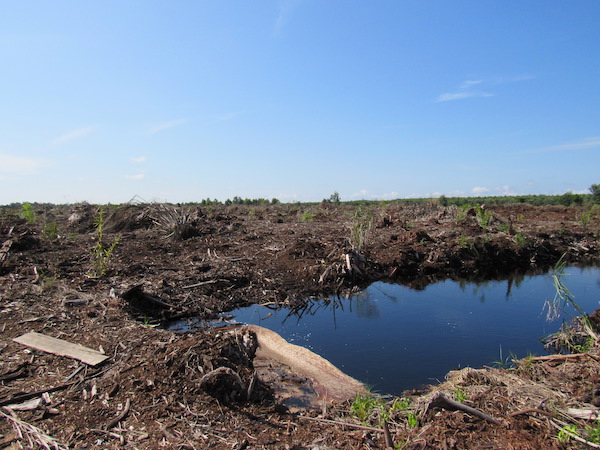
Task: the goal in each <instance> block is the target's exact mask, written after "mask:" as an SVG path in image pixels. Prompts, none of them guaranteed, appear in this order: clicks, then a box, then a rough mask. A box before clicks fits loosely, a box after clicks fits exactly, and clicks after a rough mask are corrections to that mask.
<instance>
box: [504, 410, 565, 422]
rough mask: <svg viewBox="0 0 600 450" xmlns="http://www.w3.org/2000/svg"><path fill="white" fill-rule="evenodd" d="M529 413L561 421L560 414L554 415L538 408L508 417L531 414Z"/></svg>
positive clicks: (518, 412) (511, 414)
mask: <svg viewBox="0 0 600 450" xmlns="http://www.w3.org/2000/svg"><path fill="white" fill-rule="evenodd" d="M529 413H538V414H543V415H544V416H548V417H553V418H555V419H560V416H559V415H558V414H554V413H551V412H548V411H544V410H543V409H538V408H527V409H523V410H521V411H516V412H514V413H510V414H509V415H508V417H515V416H520V415H521V414H529Z"/></svg>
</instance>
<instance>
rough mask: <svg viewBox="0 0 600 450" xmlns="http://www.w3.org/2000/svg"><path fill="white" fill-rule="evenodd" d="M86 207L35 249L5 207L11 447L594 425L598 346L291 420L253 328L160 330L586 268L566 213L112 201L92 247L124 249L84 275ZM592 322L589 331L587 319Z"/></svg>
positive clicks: (255, 443)
mask: <svg viewBox="0 0 600 450" xmlns="http://www.w3.org/2000/svg"><path fill="white" fill-rule="evenodd" d="M98 211H99V209H98V207H96V206H93V205H74V206H72V207H71V206H70V207H60V208H58V207H57V208H54V209H52V210H40V211H36V217H48V218H50V217H51V218H52V221H53V222H55V223H56V230H55V232H56V233H53V235H52V236H49V234H48V233H45V232H44V224H43V223H41V222H38V223H36V222H33V223H30V222H27V221H26V220H24V219H22V218H20V217H19V214H18V211H11V210H9V209H3V210H1V213H0V298H1V301H0V302H1V303H0V307H1V310H0V330H2V340H1V341H0V351H1V354H2V359H1V361H0V383H1V384H0V406H1V407H2V408H3V409H2V415H1V417H0V433H1V436H0V443H2V445H4V446H5V447H11V448H19V446H21V447H25V448H82V447H87V448H123V447H125V448H160V447H163V448H229V449H232V448H236V449H240V448H286V447H287V448H296V449H301V448H327V447H329V448H375V446H378V447H379V448H382V447H384V448H385V447H386V446H390V445H394V446H396V447H399V448H486V447H487V448H510V447H513V448H579V447H581V446H582V445H590V444H589V443H590V442H591V443H593V442H592V439H591V437H590V434H589V431H588V430H589V429H590V427H592V426H594V425H595V422H594V420H596V419H594V418H595V417H597V416H595V414H598V407H599V406H600V400H599V398H600V377H599V375H598V374H599V373H600V367H598V364H599V362H598V361H599V356H598V351H599V349H598V346H597V343H594V342H588V343H589V345H588V347H587V348H586V349H585V351H584V352H580V354H578V355H573V356H571V355H556V356H553V357H550V358H546V359H536V358H530V359H525V360H522V361H518V362H517V363H516V366H515V367H514V368H512V369H498V368H481V369H464V370H463V371H460V372H451V373H450V374H449V376H448V380H447V381H446V382H445V383H444V384H441V385H440V386H436V387H433V388H432V389H431V390H429V391H428V392H412V393H406V398H409V399H410V401H409V404H408V405H405V404H402V403H401V402H398V401H397V399H391V400H389V401H388V402H385V401H384V403H383V404H385V405H386V406H385V407H378V408H375V409H373V410H372V411H370V412H369V414H366V416H365V417H363V418H362V419H359V418H358V417H357V415H356V414H354V413H352V404H351V403H350V402H346V403H342V404H338V405H334V406H331V405H329V406H323V408H321V409H318V410H308V411H303V412H301V413H291V412H290V410H289V409H288V407H287V406H286V405H283V404H281V403H280V402H278V401H277V396H276V395H275V393H274V391H273V388H272V387H271V386H269V385H268V384H267V381H269V380H266V379H263V378H261V377H260V376H258V374H259V372H260V371H261V370H262V369H261V368H259V367H257V361H256V359H255V358H254V354H255V351H256V342H255V340H254V339H255V338H254V336H253V335H252V333H247V334H246V335H242V336H239V335H236V334H234V333H231V332H229V331H228V330H225V329H218V328H217V329H211V330H209V331H206V332H203V331H197V332H193V333H184V334H179V333H174V332H171V331H166V330H163V329H160V328H157V327H155V325H156V324H158V323H161V322H164V321H167V320H169V319H172V318H175V317H195V318H199V319H204V320H218V317H219V313H221V312H224V311H228V310H231V309H233V308H235V307H238V306H241V305H246V304H249V303H255V302H258V303H267V304H270V305H272V307H277V306H279V305H289V306H292V307H294V306H295V307H296V308H297V309H299V310H301V308H302V307H305V306H306V305H307V304H308V303H306V299H307V298H310V297H311V296H313V297H321V296H323V295H324V294H334V293H336V292H337V293H344V292H346V291H352V290H356V289H360V288H361V286H366V285H367V284H369V283H370V282H372V281H375V280H385V281H389V282H404V283H407V284H409V285H411V286H413V287H416V288H420V287H422V286H424V285H426V284H427V283H429V282H432V281H434V280H437V279H439V278H443V277H454V278H460V277H465V276H466V277H471V278H478V277H479V278H481V277H498V276H502V275H503V273H506V272H513V271H516V270H525V269H545V268H547V267H550V266H551V265H553V264H554V263H555V262H556V260H557V259H558V258H559V257H560V255H562V254H566V258H567V261H569V262H588V263H589V262H594V261H597V260H598V249H599V243H598V230H599V223H598V219H597V218H592V219H591V220H590V221H589V222H586V223H585V224H583V223H582V222H581V221H580V220H579V219H578V217H579V211H578V210H577V208H567V207H540V208H533V207H530V206H527V205H507V206H503V207H493V208H486V209H485V210H484V211H486V212H485V214H484V213H481V212H478V211H476V210H474V212H473V213H469V212H468V211H466V212H465V213H464V214H463V212H462V211H461V210H459V209H458V208H456V207H442V206H440V205H436V204H430V205H418V206H410V207H401V206H398V205H388V206H385V207H377V208H372V209H370V210H369V211H368V213H369V214H366V215H362V216H361V217H360V218H358V217H357V215H356V211H355V209H354V208H351V207H347V206H345V205H337V206H335V205H324V206H322V207H311V209H310V214H308V215H305V214H304V213H305V212H306V211H303V210H302V206H298V205H276V206H270V207H261V208H260V209H259V208H257V209H255V211H254V213H253V214H251V213H250V209H249V208H247V207H242V206H232V207H220V208H217V207H214V208H196V207H194V208H184V207H175V206H172V205H146V204H140V205H124V206H119V207H107V209H106V215H105V220H104V223H103V227H104V228H103V233H104V238H105V242H106V243H108V245H110V243H111V242H114V240H115V239H116V238H119V241H118V245H116V246H115V247H114V249H113V252H112V254H111V257H110V259H109V260H108V261H106V263H107V267H106V269H107V270H106V272H105V273H104V274H103V275H102V276H98V275H95V276H92V275H91V274H90V269H91V266H90V264H91V259H90V252H91V250H92V249H93V247H94V245H96V244H97V227H96V228H95V227H94V220H95V219H94V218H95V217H97V214H98ZM361 214H362V213H361ZM359 219H360V220H359ZM353 230H354V231H355V235H354V236H353ZM517 235H521V236H522V238H519V239H515V238H516V236H517ZM303 305H304V306H303ZM590 320H591V324H592V326H593V327H594V328H593V329H594V330H596V332H597V330H598V323H597V317H596V316H592V317H590ZM587 331H588V330H587V329H586V328H585V327H580V328H578V329H577V330H576V334H577V335H578V336H580V337H582V338H583V339H584V341H586V339H587V338H586V336H587V337H589V333H587ZM28 332H37V333H40V334H43V335H46V336H50V337H53V338H55V339H60V340H63V341H67V342H70V343H75V344H80V345H82V346H85V347H87V348H90V349H93V350H94V351H95V352H98V353H100V354H103V355H105V356H106V357H107V359H106V361H105V362H104V363H102V364H99V365H98V366H96V367H94V366H92V365H89V364H85V363H83V362H80V361H78V360H77V359H73V358H71V357H68V356H59V355H55V354H52V353H48V352H46V351H42V350H36V349H33V348H30V347H27V346H24V345H23V344H20V343H18V342H15V341H14V340H13V339H15V338H17V337H19V336H22V335H23V334H25V333H28ZM586 333H587V334H586ZM578 342H579V341H578ZM586 342H587V341H586ZM261 373H262V372H261ZM292 378H293V377H292ZM278 380H280V378H276V377H274V378H272V379H271V380H270V382H273V381H274V382H276V383H277V382H279V381H278ZM459 394H460V395H459ZM457 396H458V397H460V398H457ZM395 401H396V403H395V405H396V406H393V405H394V402H395ZM454 402H457V403H458V404H459V405H458V406H457V404H455V403H454ZM380 404H381V403H380ZM463 406H465V407H467V408H464V407H463ZM469 408H471V409H469ZM477 412H479V413H481V414H483V415H478V413H477ZM486 417H489V418H491V419H492V420H489V419H487V418H486ZM588 418H591V420H590V419H588ZM386 429H387V432H386ZM559 438H560V439H559ZM582 441H586V442H582Z"/></svg>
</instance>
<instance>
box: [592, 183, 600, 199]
mask: <svg viewBox="0 0 600 450" xmlns="http://www.w3.org/2000/svg"><path fill="white" fill-rule="evenodd" d="M590 192H591V193H592V199H593V200H594V203H598V204H600V184H592V185H591V186H590Z"/></svg>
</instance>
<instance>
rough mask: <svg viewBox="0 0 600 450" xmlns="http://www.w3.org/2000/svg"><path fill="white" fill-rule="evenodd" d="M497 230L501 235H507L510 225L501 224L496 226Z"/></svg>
mask: <svg viewBox="0 0 600 450" xmlns="http://www.w3.org/2000/svg"><path fill="white" fill-rule="evenodd" d="M498 229H499V230H500V231H502V232H503V233H508V232H509V231H510V224H508V223H501V224H500V225H498Z"/></svg>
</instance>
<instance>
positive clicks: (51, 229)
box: [43, 222, 58, 241]
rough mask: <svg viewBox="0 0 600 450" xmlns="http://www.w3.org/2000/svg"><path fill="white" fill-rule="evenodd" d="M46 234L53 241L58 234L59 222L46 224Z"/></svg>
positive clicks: (44, 231)
mask: <svg viewBox="0 0 600 450" xmlns="http://www.w3.org/2000/svg"><path fill="white" fill-rule="evenodd" d="M43 233H44V236H46V238H47V239H48V240H50V241H53V240H54V239H56V237H57V236H58V224H57V223H56V222H49V223H47V224H46V225H45V226H44V230H43Z"/></svg>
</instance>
